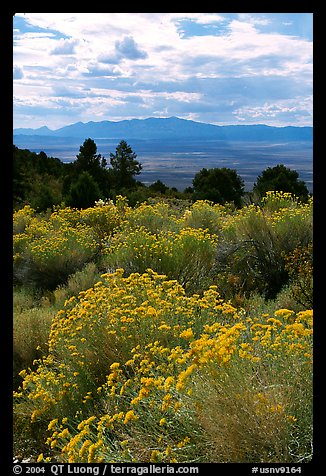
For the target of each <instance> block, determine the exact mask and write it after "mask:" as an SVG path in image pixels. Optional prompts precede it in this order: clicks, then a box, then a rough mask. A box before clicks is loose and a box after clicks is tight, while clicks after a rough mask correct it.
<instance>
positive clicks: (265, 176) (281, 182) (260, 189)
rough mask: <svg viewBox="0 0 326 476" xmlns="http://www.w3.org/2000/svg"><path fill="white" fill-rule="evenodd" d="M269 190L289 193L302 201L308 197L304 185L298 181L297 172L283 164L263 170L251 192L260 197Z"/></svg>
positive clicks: (301, 181)
mask: <svg viewBox="0 0 326 476" xmlns="http://www.w3.org/2000/svg"><path fill="white" fill-rule="evenodd" d="M271 190H275V191H279V192H290V193H293V194H294V195H296V196H297V197H299V198H301V199H302V200H306V199H307V198H308V195H309V191H308V189H307V186H306V184H305V183H304V181H303V180H299V174H298V172H297V171H296V170H291V169H289V168H287V167H285V165H283V164H279V165H276V166H275V167H268V168H267V169H265V170H263V172H262V173H261V174H260V175H259V176H258V177H257V182H256V183H255V184H254V187H253V191H254V192H256V193H258V195H259V196H261V197H263V196H264V195H265V194H266V192H269V191H271Z"/></svg>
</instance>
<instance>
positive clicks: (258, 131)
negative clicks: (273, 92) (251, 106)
mask: <svg viewBox="0 0 326 476" xmlns="http://www.w3.org/2000/svg"><path fill="white" fill-rule="evenodd" d="M14 135H15V136H17V135H25V136H26V135H27V136H42V137H45V136H46V137H53V138H54V137H57V138H59V137H71V138H80V139H85V138H88V137H91V138H92V139H94V140H95V139H119V140H122V139H124V140H127V139H147V140H155V139H160V140H162V139H163V140H164V139H169V140H171V139H182V140H184V139H188V140H190V139H214V140H223V141H228V140H230V141H253V142H255V141H271V142H275V141H280V140H281V141H312V138H313V128H312V127H294V126H287V127H273V126H267V125H264V124H257V125H230V126H216V125H213V124H205V123H203V122H196V121H191V120H186V119H180V118H178V117H168V118H154V117H150V118H148V119H131V120H124V121H117V122H113V121H101V122H94V121H90V122H87V123H84V122H76V123H75V124H71V125H69V126H65V127H61V128H60V129H56V130H51V129H49V128H48V127H46V126H43V127H40V128H38V129H30V128H19V129H14Z"/></svg>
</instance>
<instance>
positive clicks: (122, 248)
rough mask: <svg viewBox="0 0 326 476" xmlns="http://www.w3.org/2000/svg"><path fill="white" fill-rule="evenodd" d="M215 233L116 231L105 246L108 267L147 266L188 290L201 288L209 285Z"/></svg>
mask: <svg viewBox="0 0 326 476" xmlns="http://www.w3.org/2000/svg"><path fill="white" fill-rule="evenodd" d="M216 243H217V237H216V235H211V234H210V233H208V231H207V230H203V229H201V228H198V229H196V228H183V229H181V230H180V231H179V232H172V231H167V232H161V233H160V234H158V235H157V234H154V233H151V232H150V231H148V230H146V229H145V228H144V227H143V226H141V227H139V228H135V229H133V231H128V232H127V233H126V232H122V233H121V234H116V235H115V237H114V239H113V240H112V241H111V243H110V247H109V248H108V249H107V251H106V253H107V258H106V261H105V262H106V264H107V266H108V268H109V269H112V270H114V269H116V268H120V267H121V268H124V269H125V271H126V273H127V274H129V273H132V272H140V273H143V272H144V271H145V270H146V269H147V268H151V269H154V270H155V271H157V272H158V273H163V274H166V275H167V276H168V277H169V278H171V279H177V280H178V281H179V283H181V284H182V285H183V286H184V287H185V288H186V289H187V291H189V290H190V291H194V290H196V291H200V290H202V289H204V288H205V287H207V285H209V284H211V282H212V280H211V277H210V272H211V270H212V268H213V265H214V259H215V246H216Z"/></svg>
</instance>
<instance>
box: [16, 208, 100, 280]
mask: <svg viewBox="0 0 326 476" xmlns="http://www.w3.org/2000/svg"><path fill="white" fill-rule="evenodd" d="M65 210H66V212H67V216H68V219H66V217H65V216H64V215H65V211H64V210H61V211H60V212H59V213H58V212H54V213H52V214H51V216H50V217H49V218H48V219H47V218H42V217H34V218H32V219H31V220H30V221H29V223H28V225H26V227H25V230H24V232H23V233H17V234H16V235H14V268H13V273H14V279H15V281H16V282H17V283H19V284H24V285H30V286H36V287H39V288H43V289H44V288H45V289H54V288H55V287H56V286H58V285H59V284H62V283H64V282H65V281H66V280H67V278H68V276H69V275H70V274H71V273H73V272H75V271H76V270H78V269H80V268H82V267H83V266H84V265H85V263H87V262H88V261H91V260H93V259H94V257H95V256H96V253H97V251H98V244H97V242H96V241H95V240H94V232H93V230H92V228H91V227H89V226H87V225H85V224H82V223H80V222H79V221H77V220H76V214H75V213H74V212H73V211H72V214H71V210H70V209H65ZM71 215H73V220H74V222H75V224H74V225H73V226H72V224H71ZM75 220H76V221H75Z"/></svg>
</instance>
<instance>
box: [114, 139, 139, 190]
mask: <svg viewBox="0 0 326 476" xmlns="http://www.w3.org/2000/svg"><path fill="white" fill-rule="evenodd" d="M136 157H137V154H136V153H135V152H134V151H133V150H132V148H131V147H130V145H128V144H127V142H126V141H124V140H122V141H121V142H120V143H119V144H118V146H117V147H116V152H115V154H112V153H110V163H111V167H112V173H113V177H114V187H115V188H116V189H120V188H122V187H124V188H133V187H134V186H135V179H134V175H139V174H140V171H141V169H142V166H141V164H140V163H139V162H138V160H136Z"/></svg>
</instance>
